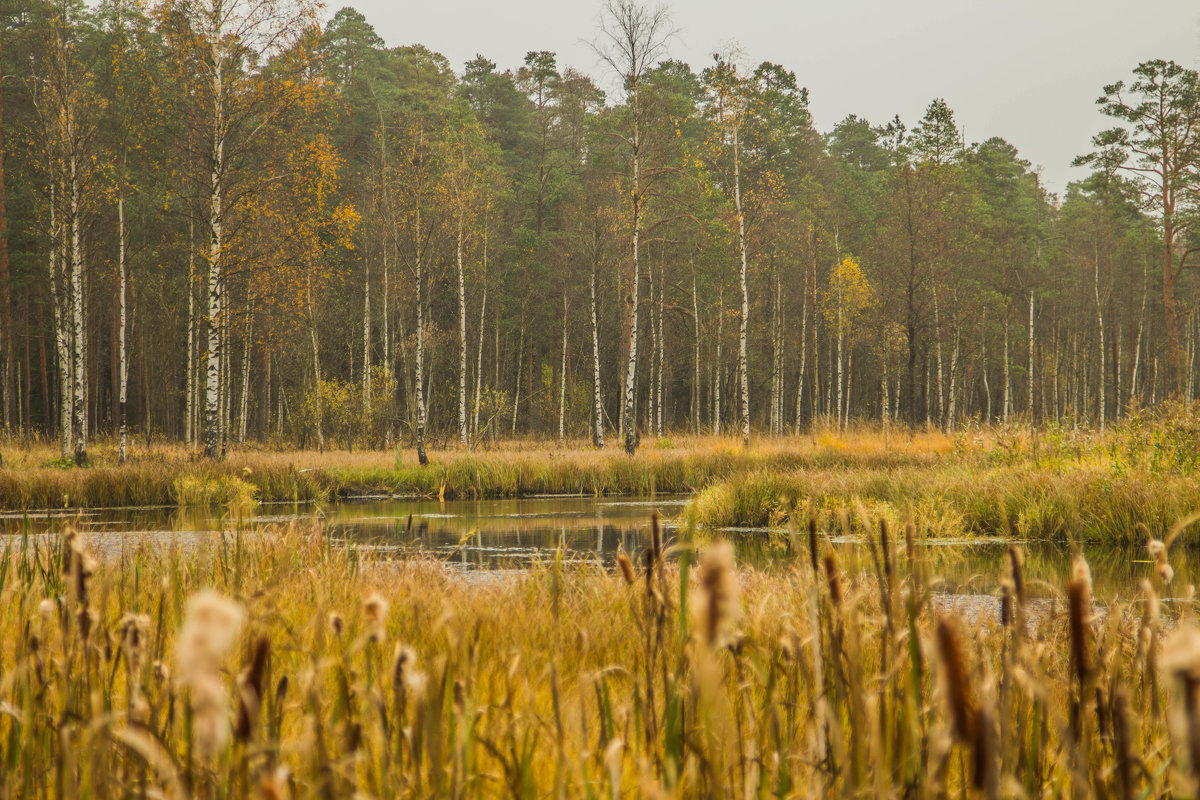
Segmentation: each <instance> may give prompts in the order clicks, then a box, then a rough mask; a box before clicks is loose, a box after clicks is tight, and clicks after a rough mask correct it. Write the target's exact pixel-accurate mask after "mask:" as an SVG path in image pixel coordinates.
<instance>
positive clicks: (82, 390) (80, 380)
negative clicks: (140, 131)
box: [70, 154, 87, 464]
mask: <svg viewBox="0 0 1200 800" xmlns="http://www.w3.org/2000/svg"><path fill="white" fill-rule="evenodd" d="M70 171H71V172H70V174H71V314H72V325H73V338H74V348H75V353H74V359H73V360H74V363H75V366H74V370H73V371H74V377H75V385H74V402H73V403H72V406H73V408H72V416H73V417H74V422H75V463H76V464H83V463H84V462H85V461H87V386H86V385H85V383H84V381H85V375H86V372H87V347H86V344H87V339H86V331H85V329H84V302H85V298H84V287H83V242H82V230H81V228H82V225H81V219H80V216H81V214H82V210H81V208H80V180H81V176H80V175H79V162H78V158H77V157H76V156H75V155H74V154H72V155H71V157H70Z"/></svg>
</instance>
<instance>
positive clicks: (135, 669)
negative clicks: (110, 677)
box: [117, 614, 150, 676]
mask: <svg viewBox="0 0 1200 800" xmlns="http://www.w3.org/2000/svg"><path fill="white" fill-rule="evenodd" d="M117 631H118V632H119V633H120V635H121V652H122V653H123V654H124V656H125V664H126V666H127V667H128V669H129V674H130V675H131V676H135V675H139V674H141V672H142V669H143V668H144V667H145V666H146V642H147V640H148V638H149V635H150V617H148V616H146V615H145V614H126V615H125V616H123V617H121V619H120V620H119V621H118V622H117Z"/></svg>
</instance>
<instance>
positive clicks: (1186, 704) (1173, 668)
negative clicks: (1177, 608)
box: [1160, 624, 1200, 780]
mask: <svg viewBox="0 0 1200 800" xmlns="http://www.w3.org/2000/svg"><path fill="white" fill-rule="evenodd" d="M1160 663H1161V665H1162V669H1163V671H1164V672H1166V673H1167V674H1169V675H1172V676H1173V677H1174V678H1175V680H1176V681H1177V683H1178V685H1179V688H1180V691H1181V693H1182V699H1183V707H1182V708H1179V707H1178V706H1176V709H1175V713H1174V714H1173V715H1172V716H1173V728H1174V730H1175V735H1176V737H1177V738H1179V739H1183V740H1185V742H1186V745H1187V752H1188V760H1189V761H1190V762H1191V767H1192V777H1193V779H1194V780H1200V628H1197V627H1196V626H1194V625H1190V624H1187V625H1180V626H1179V627H1178V628H1176V629H1175V630H1174V631H1173V632H1172V633H1171V634H1170V635H1169V636H1167V637H1166V639H1164V640H1163V648H1162V660H1161V662H1160Z"/></svg>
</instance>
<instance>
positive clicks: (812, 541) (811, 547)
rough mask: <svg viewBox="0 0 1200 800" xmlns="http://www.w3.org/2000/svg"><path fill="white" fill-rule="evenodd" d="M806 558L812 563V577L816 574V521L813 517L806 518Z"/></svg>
mask: <svg viewBox="0 0 1200 800" xmlns="http://www.w3.org/2000/svg"><path fill="white" fill-rule="evenodd" d="M808 558H809V561H811V562H812V571H813V575H816V574H817V572H818V567H817V520H816V519H815V518H813V517H809V518H808Z"/></svg>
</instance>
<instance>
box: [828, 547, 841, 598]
mask: <svg viewBox="0 0 1200 800" xmlns="http://www.w3.org/2000/svg"><path fill="white" fill-rule="evenodd" d="M825 580H827V581H828V582H829V599H830V600H832V601H833V604H834V605H835V606H840V605H841V604H842V581H841V578H839V577H838V568H837V559H836V558H834V555H833V553H826V554H825Z"/></svg>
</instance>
